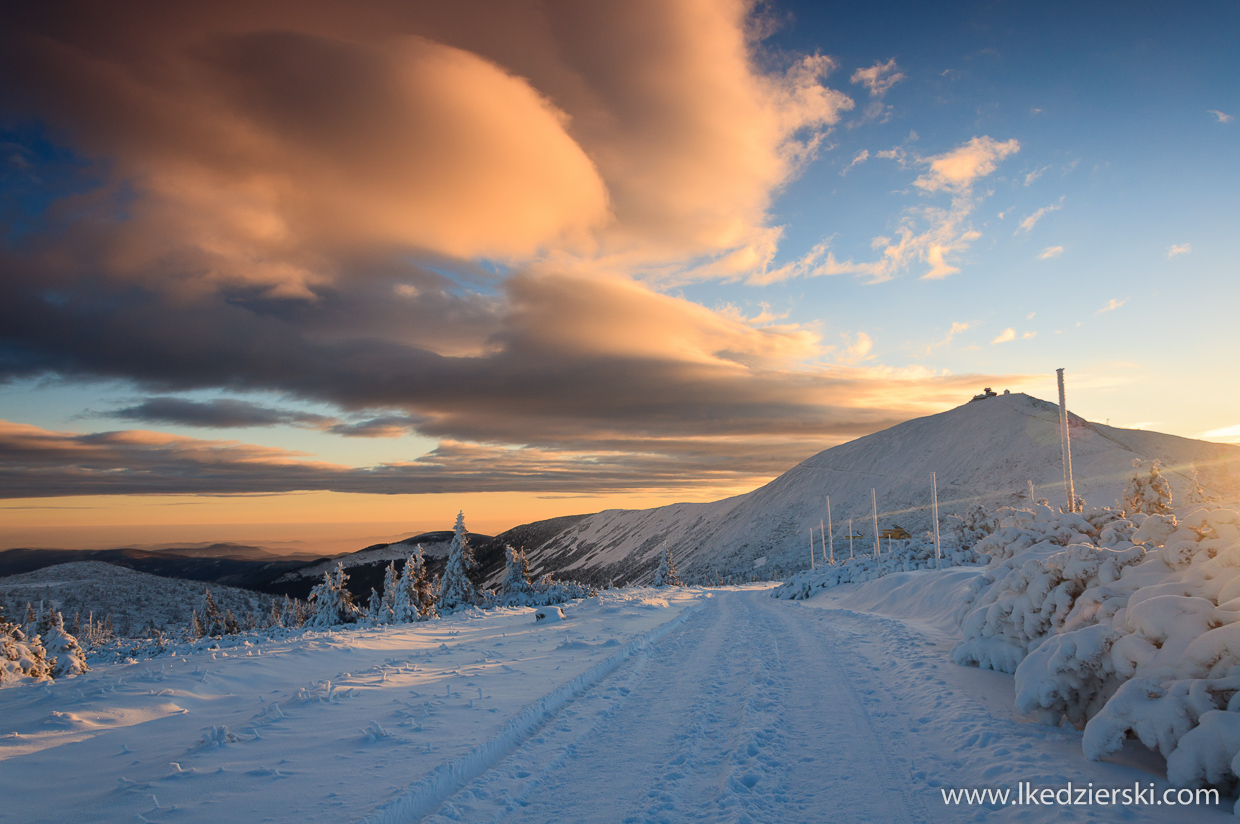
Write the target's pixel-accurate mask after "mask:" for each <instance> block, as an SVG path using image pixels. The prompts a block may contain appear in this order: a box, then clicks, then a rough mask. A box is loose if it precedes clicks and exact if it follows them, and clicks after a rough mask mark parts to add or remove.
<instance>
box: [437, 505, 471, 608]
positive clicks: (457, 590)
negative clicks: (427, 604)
mask: <svg viewBox="0 0 1240 824" xmlns="http://www.w3.org/2000/svg"><path fill="white" fill-rule="evenodd" d="M477 568H478V562H477V561H475V560H474V550H473V548H472V547H471V546H470V545H469V535H468V534H466V532H465V513H464V512H459V513H457V516H456V527H455V528H454V529H453V535H452V544H451V546H449V547H448V563H447V566H445V567H444V570H443V580H442V581H441V582H440V585H439V598H438V607H439V609H440V610H442V611H443V612H451V611H452V610H455V609H459V608H461V607H467V606H471V605H473V604H476V603H477V602H478V588H477V587H476V586H474V582H473V581H472V580H470V578H469V573H471V572H473V571H474V570H475V569H477Z"/></svg>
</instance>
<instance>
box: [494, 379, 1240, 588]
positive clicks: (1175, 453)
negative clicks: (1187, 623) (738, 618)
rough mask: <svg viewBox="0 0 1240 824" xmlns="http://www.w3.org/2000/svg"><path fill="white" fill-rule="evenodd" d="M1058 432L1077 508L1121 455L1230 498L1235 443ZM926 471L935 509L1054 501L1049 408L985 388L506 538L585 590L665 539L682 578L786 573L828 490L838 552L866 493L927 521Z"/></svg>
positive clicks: (1180, 492)
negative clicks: (785, 455) (773, 471)
mask: <svg viewBox="0 0 1240 824" xmlns="http://www.w3.org/2000/svg"><path fill="white" fill-rule="evenodd" d="M1070 431H1071V437H1072V461H1073V468H1074V476H1075V482H1076V491H1077V494H1078V495H1080V496H1082V497H1084V498H1085V500H1086V501H1087V502H1088V503H1091V504H1094V505H1103V506H1106V505H1114V504H1115V503H1117V501H1118V500H1119V498H1120V497H1121V495H1122V493H1123V489H1124V487H1125V485H1126V484H1127V481H1128V478H1129V477H1130V476H1131V474H1132V460H1133V459H1134V458H1142V459H1151V458H1156V459H1158V460H1160V461H1161V462H1162V463H1163V465H1164V467H1165V469H1164V476H1165V477H1167V478H1168V479H1169V481H1170V483H1171V486H1172V489H1173V491H1174V493H1175V496H1176V498H1177V500H1178V501H1184V500H1186V499H1187V498H1189V497H1190V496H1192V495H1196V494H1197V488H1198V487H1197V483H1198V482H1199V483H1200V485H1201V487H1202V488H1203V492H1204V494H1205V495H1207V496H1212V497H1221V498H1224V499H1232V498H1234V497H1237V496H1240V446H1234V445H1229V444H1217V443H1209V442H1206V441H1199V440H1193V439H1191V438H1181V437H1177V436H1175V435H1164V434H1161V433H1157V432H1147V431H1139V430H1132V429H1121V428H1118V427H1112V426H1105V425H1103V424H1099V423H1092V422H1090V421H1086V420H1085V419H1083V418H1080V417H1078V416H1075V415H1070ZM931 472H936V473H937V476H938V488H939V501H940V512H941V514H943V515H947V514H952V513H956V514H959V513H962V512H963V511H964V510H965V509H967V508H968V506H969V505H971V504H973V503H978V502H980V503H985V504H987V505H988V506H998V505H1005V504H1011V503H1016V502H1019V501H1027V500H1028V484H1029V482H1030V481H1032V482H1033V483H1034V485H1035V490H1036V491H1035V495H1037V496H1038V497H1045V498H1047V499H1048V500H1049V501H1050V502H1051V503H1052V504H1056V505H1058V504H1059V503H1061V502H1062V501H1063V500H1064V494H1063V474H1062V472H1063V470H1062V460H1061V452H1060V441H1059V408H1058V406H1057V405H1055V404H1052V403H1048V402H1047V401H1043V400H1039V399H1037V398H1034V397H1031V396H1029V395H1025V394H1003V395H998V396H996V397H991V398H987V399H985V400H980V401H977V402H971V403H967V404H964V405H963V406H959V407H957V408H955V409H951V410H949V411H947V412H943V413H940V414H937V415H930V416H927V417H923V418H916V419H914V420H911V421H906V422H904V423H902V424H899V425H897V426H893V427H891V428H890V429H886V430H883V431H881V432H876V433H874V434H872V435H867V436H865V437H862V438H858V439H856V440H854V441H850V442H848V443H845V444H841V445H840V446H836V447H833V448H831V449H828V450H825V451H824V452H820V453H818V454H817V455H814V456H813V457H811V458H809V459H808V460H806V461H804V462H802V463H800V464H798V465H797V466H795V467H793V468H792V469H790V470H789V471H788V472H786V473H784V474H783V475H781V476H779V477H778V478H776V479H775V480H773V481H771V482H770V483H768V484H766V485H765V486H763V487H761V488H759V489H756V490H754V491H753V492H749V493H747V494H744V495H738V496H736V497H733V498H727V499H725V500H722V501H715V502H713V503H686V504H674V505H671V506H663V507H658V508H655V509H643V510H608V511H605V512H599V513H596V514H593V515H588V516H579V517H576V518H573V519H567V520H565V519H556V522H552V521H540V522H535V523H532V524H526V525H524V526H522V527H518V528H517V529H515V530H511V531H510V532H512V533H517V532H519V531H524V532H525V533H526V534H528V535H530V536H532V537H531V540H530V541H528V542H527V543H526V547H527V550H528V552H527V555H528V557H529V558H530V561H531V563H532V566H533V567H534V568H535V569H536V570H538V571H552V572H554V573H556V574H559V575H564V576H566V577H574V578H577V579H579V580H584V581H589V582H593V583H598V584H603V583H608V582H613V583H616V584H622V583H628V582H643V581H648V580H649V579H650V577H651V576H652V575H653V572H654V568H655V566H656V565H657V563H658V557H659V554H660V552H661V548H662V545H663V543H664V542H665V541H666V542H667V544H668V545H669V546H670V547H671V548H672V550H673V554H674V557H675V558H676V560H677V563H678V565H679V567H680V571H681V572H682V573H686V574H690V575H694V574H697V575H709V574H712V573H713V572H719V573H721V574H724V575H728V574H742V575H743V574H748V573H750V572H752V571H754V570H755V569H756V568H763V569H764V570H784V571H791V570H796V569H801V568H805V567H808V566H809V556H808V553H809V531H810V529H811V528H813V530H814V531H815V533H817V532H818V526H819V523H820V521H825V520H826V518H827V512H826V496H827V495H830V496H831V504H832V514H833V521H834V523H833V526H834V534H835V537H836V548H837V551H838V550H839V549H840V548H841V546H842V544H841V540H842V539H843V538H844V536H846V534H847V526H848V523H847V519H849V518H852V519H853V529H854V530H855V531H856V532H857V533H859V534H861V535H863V536H864V538H863V540H864V541H865V542H866V543H865V546H866V547H867V548H868V547H869V546H872V544H873V540H874V539H873V526H872V523H873V519H872V515H871V512H872V509H871V497H870V495H871V493H870V490H871V489H874V490H875V495H876V496H877V498H878V515H879V527H880V529H886V528H887V527H891V526H896V525H899V526H902V527H904V528H905V529H907V530H908V531H909V532H911V533H914V534H917V533H918V532H921V531H923V530H926V529H929V528H930V526H931V518H930V514H929V512H930V497H931V496H930V473H931ZM502 537H503V536H497V538H502ZM815 540H816V541H817V540H818V539H815Z"/></svg>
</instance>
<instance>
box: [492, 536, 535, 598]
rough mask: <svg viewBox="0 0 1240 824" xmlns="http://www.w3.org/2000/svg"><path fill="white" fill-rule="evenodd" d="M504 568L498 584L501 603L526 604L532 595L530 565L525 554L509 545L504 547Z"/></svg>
mask: <svg viewBox="0 0 1240 824" xmlns="http://www.w3.org/2000/svg"><path fill="white" fill-rule="evenodd" d="M504 553H505V561H506V563H505V566H504V580H503V582H502V583H500V587H499V594H500V598H501V599H502V601H503V603H505V604H507V605H509V606H519V605H521V604H526V603H528V602H529V600H530V596H532V595H533V594H534V587H533V586H532V585H531V584H530V565H529V562H528V561H526V560H525V553H524V552H522V551H521V550H519V549H514V548H513V547H512V546H511V545H508V546H505V547H504Z"/></svg>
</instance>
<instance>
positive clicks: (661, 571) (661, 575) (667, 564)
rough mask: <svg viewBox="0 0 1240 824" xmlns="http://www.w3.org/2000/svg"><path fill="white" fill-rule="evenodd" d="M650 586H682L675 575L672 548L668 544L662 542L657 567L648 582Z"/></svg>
mask: <svg viewBox="0 0 1240 824" xmlns="http://www.w3.org/2000/svg"><path fill="white" fill-rule="evenodd" d="M650 585H651V586H652V587H678V586H683V584H681V583H680V578H679V577H678V576H677V575H676V563H675V562H674V561H673V560H672V550H671V549H670V548H668V545H667V544H666V543H665V544H663V555H662V556H661V557H660V558H659V568H658V569H656V570H655V571H654V580H653V581H651V582H650Z"/></svg>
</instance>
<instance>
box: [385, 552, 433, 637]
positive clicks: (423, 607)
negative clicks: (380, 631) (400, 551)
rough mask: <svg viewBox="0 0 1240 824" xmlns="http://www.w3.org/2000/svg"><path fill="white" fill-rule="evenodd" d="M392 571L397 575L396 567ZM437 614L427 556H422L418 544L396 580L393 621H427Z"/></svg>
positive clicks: (403, 622) (393, 598)
mask: <svg viewBox="0 0 1240 824" xmlns="http://www.w3.org/2000/svg"><path fill="white" fill-rule="evenodd" d="M393 563H395V562H393ZM391 570H392V575H395V574H396V570H395V567H394V566H393V567H391ZM385 586H386V584H385ZM436 614H437V613H436V612H435V593H434V591H433V590H432V589H431V582H430V581H429V580H427V578H426V556H425V555H423V554H422V545H421V544H418V545H417V546H416V547H414V548H413V552H411V553H409V557H408V558H406V559H405V566H404V568H403V569H401V571H400V577H399V578H398V579H396V582H395V587H394V589H393V593H392V620H393V621H394V622H395V623H398V624H408V623H412V622H413V621H425V620H426V619H428V618H433V617H435V615H436Z"/></svg>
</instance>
